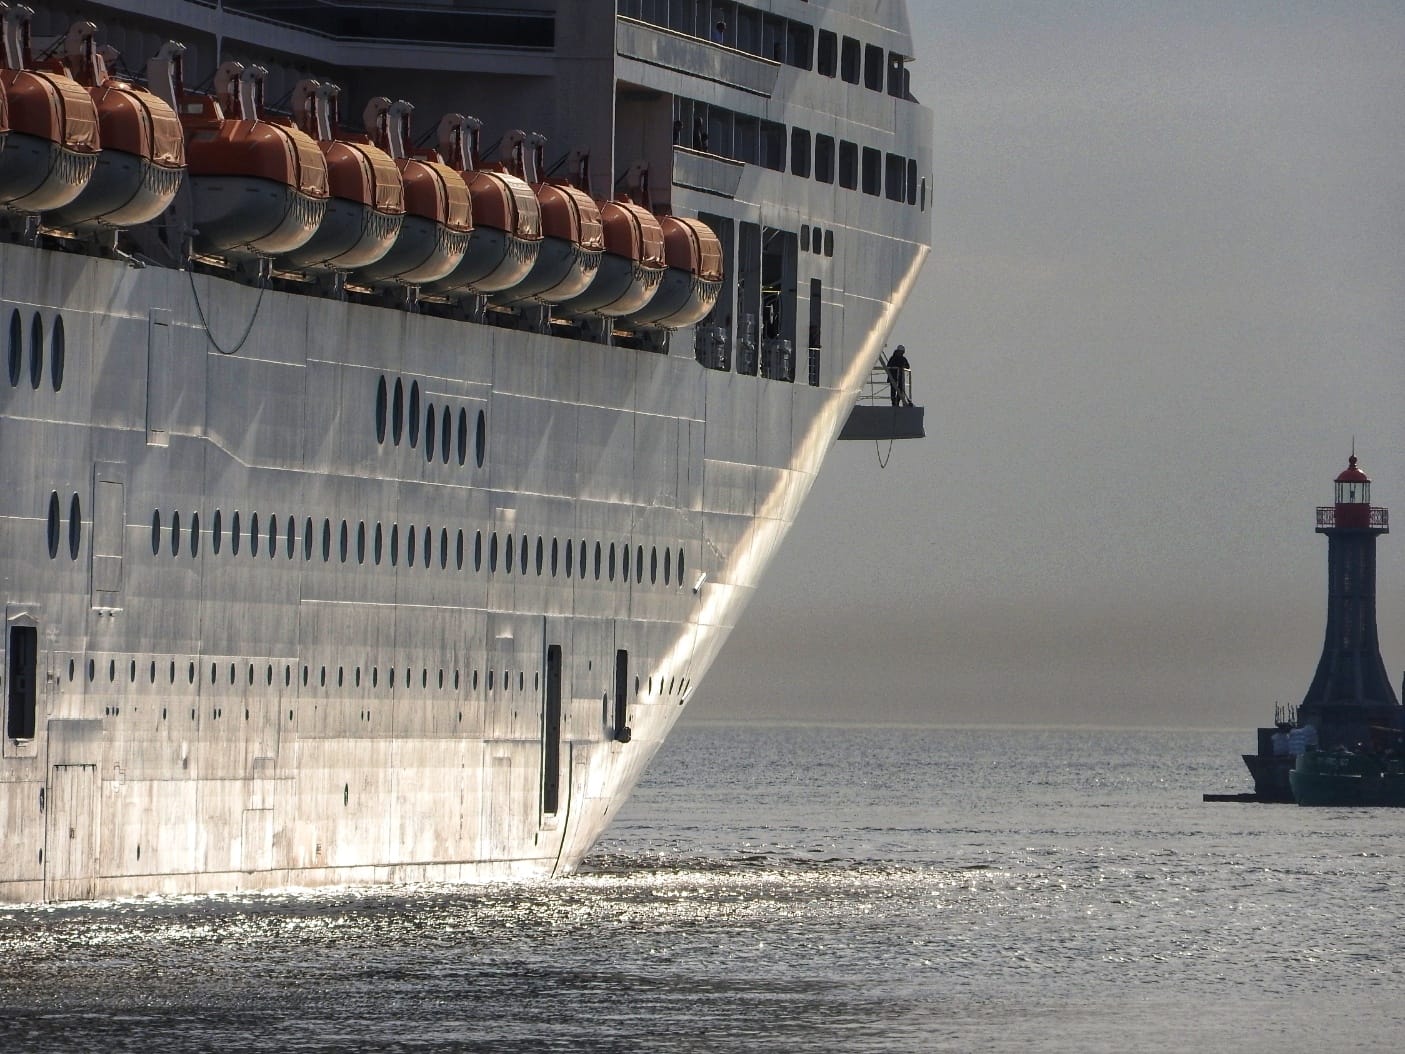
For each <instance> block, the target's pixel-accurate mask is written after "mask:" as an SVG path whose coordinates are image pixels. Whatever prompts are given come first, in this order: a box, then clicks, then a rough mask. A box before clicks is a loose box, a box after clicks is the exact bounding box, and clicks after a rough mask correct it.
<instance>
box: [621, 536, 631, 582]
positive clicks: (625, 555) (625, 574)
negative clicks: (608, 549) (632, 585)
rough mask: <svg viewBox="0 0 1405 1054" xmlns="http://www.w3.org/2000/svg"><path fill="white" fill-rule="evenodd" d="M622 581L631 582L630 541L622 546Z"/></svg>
mask: <svg viewBox="0 0 1405 1054" xmlns="http://www.w3.org/2000/svg"><path fill="white" fill-rule="evenodd" d="M620 581H621V582H625V583H628V582H629V543H628V542H626V543H625V544H624V545H622V546H620Z"/></svg>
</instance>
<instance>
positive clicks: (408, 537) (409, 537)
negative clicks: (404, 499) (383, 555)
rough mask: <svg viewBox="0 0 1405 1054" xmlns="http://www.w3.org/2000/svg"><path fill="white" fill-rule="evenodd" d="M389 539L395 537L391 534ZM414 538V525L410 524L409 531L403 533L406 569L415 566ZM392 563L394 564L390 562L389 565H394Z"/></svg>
mask: <svg viewBox="0 0 1405 1054" xmlns="http://www.w3.org/2000/svg"><path fill="white" fill-rule="evenodd" d="M391 537H392V538H393V537H395V535H394V534H392V535H391ZM415 537H416V535H415V525H414V524H413V523H412V524H410V527H409V529H408V530H407V531H406V532H405V566H406V567H414V566H415ZM394 562H395V561H394V560H392V561H391V563H394Z"/></svg>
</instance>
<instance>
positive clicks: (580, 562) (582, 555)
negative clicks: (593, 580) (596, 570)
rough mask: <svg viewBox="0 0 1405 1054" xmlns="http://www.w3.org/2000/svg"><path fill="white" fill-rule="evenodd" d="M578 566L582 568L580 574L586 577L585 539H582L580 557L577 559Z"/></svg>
mask: <svg viewBox="0 0 1405 1054" xmlns="http://www.w3.org/2000/svg"><path fill="white" fill-rule="evenodd" d="M576 566H577V567H579V568H580V576H581V577H582V578H584V577H585V573H586V572H585V539H584V538H582V539H581V552H580V558H579V559H578V560H577V561H576Z"/></svg>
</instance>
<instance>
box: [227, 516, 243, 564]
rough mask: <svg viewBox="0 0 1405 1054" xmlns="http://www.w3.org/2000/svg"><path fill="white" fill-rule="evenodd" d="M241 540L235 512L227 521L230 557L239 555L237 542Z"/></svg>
mask: <svg viewBox="0 0 1405 1054" xmlns="http://www.w3.org/2000/svg"><path fill="white" fill-rule="evenodd" d="M241 538H243V534H242V532H241V531H240V530H239V514H238V513H237V512H236V513H235V514H234V516H233V517H232V518H231V519H230V521H229V553H230V555H231V556H238V555H239V542H240V539H241Z"/></svg>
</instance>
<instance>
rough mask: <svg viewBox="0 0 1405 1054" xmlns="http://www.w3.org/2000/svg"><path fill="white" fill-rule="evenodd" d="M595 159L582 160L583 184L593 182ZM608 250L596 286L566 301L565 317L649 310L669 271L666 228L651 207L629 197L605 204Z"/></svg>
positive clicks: (614, 315) (603, 214) (616, 315)
mask: <svg viewBox="0 0 1405 1054" xmlns="http://www.w3.org/2000/svg"><path fill="white" fill-rule="evenodd" d="M588 162H589V159H588V158H582V159H581V162H580V165H581V168H580V172H581V177H582V182H583V183H584V184H585V185H586V186H589V185H590V181H589V168H588V167H587V166H588ZM600 222H601V226H603V227H604V231H605V254H604V256H602V257H601V260H600V270H599V273H598V274H596V276H595V281H593V282H591V283H590V288H589V289H587V290H586V291H585V292H584V293H582V294H581V295H580V296H578V297H575V298H574V299H572V300H568V301H566V302H565V303H563V304H562V305H561V313H562V314H564V315H602V316H604V317H605V318H619V317H621V316H623V315H630V314H633V313H634V312H636V311H640V310H643V308H644V307H645V306H646V305H647V304H648V303H649V301H650V300H652V299H653V296H654V293H655V291H657V289H658V287H659V282H660V281H661V280H662V278H663V272H664V241H663V227H662V226H661V225H660V224H659V221H658V219H657V218H656V217H655V216H654V214H653V213H652V212H651V211H650V210H649V209H648V208H646V207H645V206H643V205H638V204H636V203H634V202H633V201H630V200H629V199H628V198H627V197H626V198H621V199H620V200H618V201H602V202H600Z"/></svg>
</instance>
